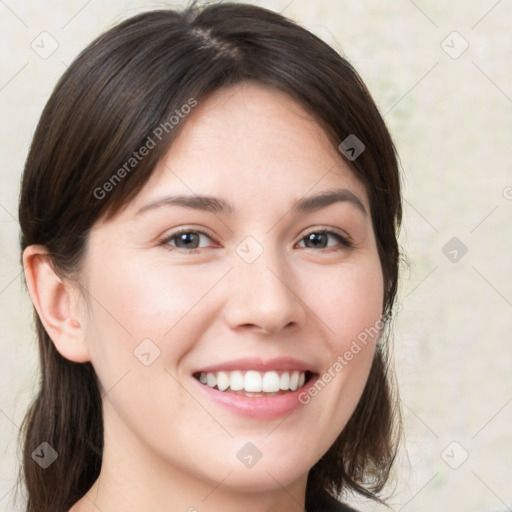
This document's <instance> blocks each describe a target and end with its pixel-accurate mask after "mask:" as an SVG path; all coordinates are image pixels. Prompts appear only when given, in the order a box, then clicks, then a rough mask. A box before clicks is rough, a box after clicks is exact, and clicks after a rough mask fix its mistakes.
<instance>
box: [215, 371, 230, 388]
mask: <svg viewBox="0 0 512 512" xmlns="http://www.w3.org/2000/svg"><path fill="white" fill-rule="evenodd" d="M217 387H218V388H219V390H220V391H225V390H226V389H228V388H229V377H228V376H227V375H226V372H219V373H217Z"/></svg>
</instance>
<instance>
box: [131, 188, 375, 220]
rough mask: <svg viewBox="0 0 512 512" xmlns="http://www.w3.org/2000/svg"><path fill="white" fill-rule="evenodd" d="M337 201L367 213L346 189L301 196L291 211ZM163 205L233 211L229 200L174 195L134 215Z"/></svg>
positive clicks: (323, 206) (322, 206)
mask: <svg viewBox="0 0 512 512" xmlns="http://www.w3.org/2000/svg"><path fill="white" fill-rule="evenodd" d="M338 202H344V203H349V204H352V205H353V206H355V207H356V208H358V209H359V210H360V211H361V212H362V213H363V214H364V215H368V213H367V212H366V208H365V207H364V205H363V202H362V201H361V199H359V197H358V196H356V195H355V194H354V193H353V192H351V191H350V190H346V189H340V190H333V191H329V192H321V193H319V194H315V195H313V196H309V197H303V198H301V199H299V200H297V201H296V202H295V203H294V204H293V206H292V209H291V211H292V212H293V213H303V212H312V211H316V210H320V209H321V208H325V207H327V206H329V205H331V204H334V203H338ZM163 206H181V207H183V208H190V209H193V210H204V211H207V212H212V213H233V211H234V208H233V206H232V205H231V204H230V203H229V202H227V201H225V200H224V199H221V198H218V197H212V196H198V195H193V196H187V195H174V196H166V197H162V198H160V199H156V200H155V201H151V202H150V203H148V204H146V205H144V206H143V207H142V208H140V210H138V211H137V213H136V215H140V214H141V213H144V212H146V211H148V210H154V209H156V208H161V207H163Z"/></svg>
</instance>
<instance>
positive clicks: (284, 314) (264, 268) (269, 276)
mask: <svg viewBox="0 0 512 512" xmlns="http://www.w3.org/2000/svg"><path fill="white" fill-rule="evenodd" d="M233 257H234V261H233V266H234V268H233V271H232V272H231V273H230V274H231V284H230V290H229V301H228V306H227V312H226V319H227V321H228V323H229V324H230V325H231V326H232V327H233V328H234V327H237V326H241V325H252V326H257V327H259V328H260V329H263V330H265V331H267V332H275V331H278V330H280V329H282V328H284V327H286V326H287V325H289V324H290V323H295V324H298V323H300V322H301V320H302V314H303V313H304V312H303V309H302V305H301V302H300V300H299V298H298V296H297V292H296V291H295V290H294V283H293V278H292V269H291V268H290V267H289V263H287V261H286V258H285V255H284V254H281V253H280V252H279V250H278V249H277V248H275V247H273V246H271V245H270V242H268V241H267V242H266V245H265V246H263V244H262V243H260V242H258V241H257V240H256V239H254V238H253V237H247V238H246V239H245V240H244V241H242V242H241V243H240V244H239V245H238V246H237V247H236V249H235V254H234V255H233Z"/></svg>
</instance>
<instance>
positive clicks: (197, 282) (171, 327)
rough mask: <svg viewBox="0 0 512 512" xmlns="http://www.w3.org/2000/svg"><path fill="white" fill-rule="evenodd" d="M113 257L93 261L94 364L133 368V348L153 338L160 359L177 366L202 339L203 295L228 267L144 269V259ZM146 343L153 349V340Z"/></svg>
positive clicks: (92, 326) (162, 267) (90, 289)
mask: <svg viewBox="0 0 512 512" xmlns="http://www.w3.org/2000/svg"><path fill="white" fill-rule="evenodd" d="M109 261H110V262H116V264H115V265H114V264H112V263H110V264H109V263H107V264H106V265H98V264H96V265H95V266H94V265H91V268H94V269H95V271H94V272H92V273H91V274H90V280H89V284H88V286H89V292H90V293H89V294H90V299H91V300H90V307H91V318H92V322H91V325H90V327H91V329H90V332H89V333H88V338H89V339H90V340H91V343H92V344H93V347H92V351H93V357H94V359H95V362H96V363H97V364H98V365H100V366H102V367H106V366H110V367H111V368H116V367H118V368H119V371H122V369H123V368H126V367H128V368H129V367H130V366H132V364H133V361H134V351H135V352H137V351H138V347H139V345H140V344H141V343H142V342H143V340H148V339H149V340H151V342H153V343H154V345H156V347H158V349H156V348H153V350H155V351H158V350H160V356H162V357H161V360H165V361H166V364H167V365H168V366H173V365H174V364H176V363H177V362H178V361H179V359H180V358H181V357H183V355H184V354H185V353H186V352H187V351H188V350H189V349H190V348H191V347H193V345H194V343H195V342H196V341H197V340H198V339H200V337H201V332H203V331H204V319H205V318H206V315H205V311H204V307H205V304H207V303H208V301H203V298H204V297H205V296H206V295H207V294H208V292H209V291H210V290H212V289H213V288H214V287H215V285H216V284H217V283H218V282H219V280H220V279H221V278H222V276H223V275H224V274H225V272H226V271H227V270H229V267H227V269H225V268H220V267H219V268H218V269H212V268H211V267H210V268H208V269H207V268H206V266H205V267H204V269H201V268H199V267H198V268H195V269H194V270H193V271H192V269H191V267H188V268H187V267H180V266H174V267H171V266H169V265H165V266H164V265H158V264H151V265H148V266H146V267H141V265H140V261H139V262H137V261H136V260H134V261H133V262H130V261H129V260H127V259H126V257H124V258H121V257H116V256H111V257H110V258H109ZM200 313H201V314H200ZM145 343H146V344H147V346H148V347H149V348H150V349H151V347H152V345H151V343H148V342H147V341H146V342H145ZM142 346H144V345H142ZM150 351H151V350H150ZM160 356H159V357H160Z"/></svg>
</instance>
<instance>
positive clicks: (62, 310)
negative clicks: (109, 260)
mask: <svg viewBox="0 0 512 512" xmlns="http://www.w3.org/2000/svg"><path fill="white" fill-rule="evenodd" d="M23 268H24V270H25V280H26V282H27V287H28V290H29V293H30V298H31V299H32V303H33V304H34V307H35V308H36V311H37V314H38V315H39V318H40V319H41V322H42V323H43V326H44V328H45V330H46V332H47V333H48V335H49V336H50V338H51V340H52V341H53V344H54V345H55V348H56V349H57V351H58V352H59V353H60V354H61V355H62V356H63V357H65V358H66V359H69V360H70V361H73V362H76V363H84V362H87V361H90V354H89V347H88V346H87V343H86V341H85V325H86V322H85V321H86V318H85V315H81V314H80V312H79V311H80V310H81V309H80V307H79V299H80V294H79V292H78V289H77V287H76V285H74V284H72V283H71V282H70V281H67V280H63V279H61V278H60V277H59V276H58V275H57V273H56V272H55V270H54V268H53V265H52V264H51V261H50V258H49V256H48V250H47V249H46V247H44V246H42V245H30V246H28V247H27V248H26V249H25V250H24V251H23ZM82 310H83V308H82Z"/></svg>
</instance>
